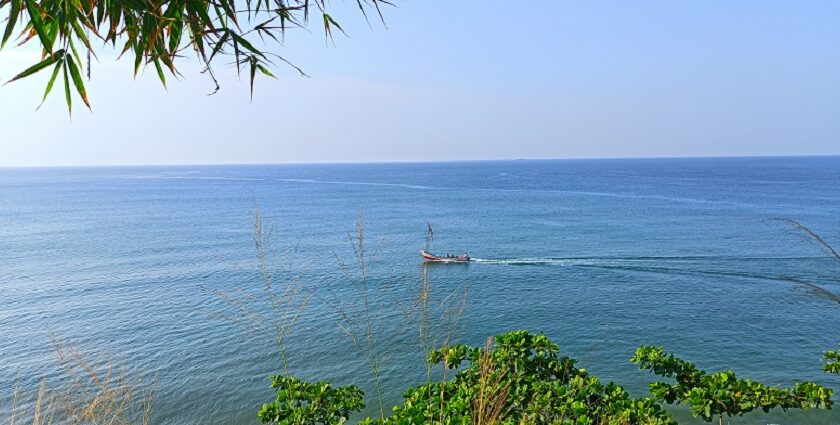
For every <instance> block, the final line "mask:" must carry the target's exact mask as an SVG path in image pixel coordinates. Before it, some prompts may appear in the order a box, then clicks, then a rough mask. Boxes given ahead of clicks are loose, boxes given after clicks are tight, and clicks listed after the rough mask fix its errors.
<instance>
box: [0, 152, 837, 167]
mask: <svg viewBox="0 0 840 425" xmlns="http://www.w3.org/2000/svg"><path fill="white" fill-rule="evenodd" d="M833 157H840V154H783V155H775V154H767V155H763V154H758V155H672V156H668V155H665V156H581V157H555V158H495V159H431V160H371V161H333V162H330V161H298V162H196V163H148V164H125V163H116V164H61V165H0V169H18V168H131V167H214V166H259V165H353V164H358V165H368V164H369V165H373V164H446V163H463V162H516V161H593V160H628V159H629V160H644V159H747V158H833Z"/></svg>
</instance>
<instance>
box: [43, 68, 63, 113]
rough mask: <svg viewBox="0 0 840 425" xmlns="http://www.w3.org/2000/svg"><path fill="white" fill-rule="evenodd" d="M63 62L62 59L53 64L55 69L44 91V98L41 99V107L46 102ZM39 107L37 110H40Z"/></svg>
mask: <svg viewBox="0 0 840 425" xmlns="http://www.w3.org/2000/svg"><path fill="white" fill-rule="evenodd" d="M63 62H64V60H63V59H59V60H57V61H56V63H55V69H53V73H52V77H50V81H49V82H48V83H47V89H46V90H44V98H43V99H41V105H43V104H44V102H46V100H47V96H49V94H50V92H51V91H52V88H53V84H55V79H56V77H58V71H59V70H60V69H61V65H62V63H63ZM41 105H38V109H41Z"/></svg>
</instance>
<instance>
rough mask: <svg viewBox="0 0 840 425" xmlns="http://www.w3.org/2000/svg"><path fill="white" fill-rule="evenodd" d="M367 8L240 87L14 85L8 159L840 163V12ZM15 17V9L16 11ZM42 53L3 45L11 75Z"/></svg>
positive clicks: (189, 76)
mask: <svg viewBox="0 0 840 425" xmlns="http://www.w3.org/2000/svg"><path fill="white" fill-rule="evenodd" d="M395 4H396V5H397V7H395V8H386V10H385V17H386V23H387V28H385V27H384V26H383V25H381V24H380V23H377V22H375V21H373V22H372V23H371V25H370V26H368V24H367V23H366V22H365V21H364V19H363V18H362V17H361V15H360V14H359V12H358V9H356V6H355V2H354V1H353V0H335V1H333V2H332V5H333V9H334V10H333V13H332V14H333V16H335V17H336V18H337V20H338V21H339V22H340V23H341V24H342V26H343V27H344V29H345V30H346V31H347V33H348V34H349V37H343V36H340V35H338V36H336V38H335V45H334V46H333V45H332V44H328V43H326V42H325V39H324V36H323V33H322V31H321V30H320V29H319V28H318V26H317V25H313V28H312V29H311V32H304V31H298V32H296V33H291V34H289V35H288V36H287V39H286V43H285V45H284V46H275V47H274V51H275V52H277V53H279V54H282V55H283V56H284V57H286V58H287V59H290V60H291V61H293V62H294V63H295V64H296V65H298V66H300V67H301V68H303V69H304V70H305V71H306V73H307V74H309V76H310V77H309V78H303V77H300V76H298V75H297V73H296V72H295V71H294V70H292V69H290V68H286V67H282V66H280V67H278V68H276V69H275V75H277V77H278V78H277V80H271V79H268V78H262V79H258V80H257V83H256V88H255V94H254V99H253V101H251V100H250V98H249V92H248V84H247V81H245V79H243V80H242V81H240V80H239V79H238V78H237V75H236V73H235V71H234V70H233V69H232V68H231V67H229V66H228V65H226V64H224V63H220V64H219V65H218V67H217V70H218V72H219V78H220V82H221V85H222V89H221V91H220V92H218V93H217V94H215V95H212V96H207V93H209V92H210V91H212V88H213V85H212V84H211V82H210V81H209V80H208V79H207V78H206V77H205V76H204V75H202V74H200V73H199V72H198V70H199V67H198V65H197V63H196V60H195V59H194V58H188V59H185V60H183V61H182V62H181V72H182V73H183V74H184V76H185V78H183V79H181V80H176V81H173V80H171V79H170V82H169V87H168V89H167V90H165V89H164V88H162V87H161V85H160V83H159V82H158V80H157V76H156V74H155V72H154V69H153V68H151V69H148V70H146V72H144V73H143V74H142V75H140V76H138V77H137V78H136V79H134V78H133V76H132V72H131V66H132V64H131V59H130V58H129V59H123V60H121V61H116V60H115V58H114V55H113V53H111V52H105V53H103V54H100V61H99V63H94V64H93V67H92V80H91V81H90V82H88V83H87V85H88V91H89V96H90V98H91V101H92V105H93V110H92V112H89V111H87V110H86V109H84V108H83V106H82V105H81V102H79V101H77V102H76V104H75V108H74V112H73V115H72V118H71V117H68V114H67V111H66V107H65V105H64V101H63V97H62V96H61V93H60V90H55V92H54V93H53V95H52V96H51V98H50V99H48V100H47V102H46V104H45V105H44V106H43V107H42V108H41V109H40V110H38V111H36V110H35V108H36V107H37V105H38V104H39V102H40V97H41V95H42V93H43V88H44V85H45V83H46V79H47V78H48V77H49V76H48V75H47V72H44V73H42V74H40V75H37V76H34V77H30V78H28V79H26V80H21V81H17V82H13V83H12V84H9V85H6V86H3V87H0V166H57V165H143V164H222V163H293V162H375V161H449V160H482V159H520V158H534V159H537V158H540V159H544V158H590V157H673V156H750V155H840V25H838V22H840V2H837V1H835V0H832V1H818V0H815V1H808V2H798V1H773V0H755V1H750V0H743V1H731V0H721V1H712V0H709V1H696V0H695V1H676V0H667V1H657V0H650V1H574V2H573V1H554V0H544V1H531V2H507V1H505V2H503V1H478V0H459V1H444V0H422V1H420V0H397V1H396V3H395ZM5 13H6V12H5V11H3V12H1V13H0V15H4V16H5ZM37 61H38V57H37V54H36V52H35V51H33V50H32V49H31V48H27V47H23V48H14V47H10V46H7V47H6V49H5V50H3V51H2V52H0V80H2V81H6V80H8V79H10V78H11V77H12V76H14V75H15V74H17V73H18V72H20V71H21V70H23V69H25V68H26V67H28V66H29V65H31V64H33V63H35V62H37Z"/></svg>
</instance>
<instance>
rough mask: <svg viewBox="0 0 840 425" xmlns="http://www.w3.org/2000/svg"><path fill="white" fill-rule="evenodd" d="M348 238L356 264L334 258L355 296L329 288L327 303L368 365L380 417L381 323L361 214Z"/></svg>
mask: <svg viewBox="0 0 840 425" xmlns="http://www.w3.org/2000/svg"><path fill="white" fill-rule="evenodd" d="M347 239H348V240H349V242H350V247H351V248H352V251H353V257H354V258H353V260H354V262H355V267H353V266H351V265H349V264H348V263H347V262H346V261H344V260H343V259H342V258H341V257H340V256H338V255H336V260H337V261H338V265H339V268H340V269H341V271H342V273H343V274H344V277H345V278H346V279H347V281H348V282H349V283H350V287H351V288H352V289H353V292H354V295H355V296H356V297H357V298H356V299H352V298H346V297H343V296H342V295H341V294H338V293H336V292H335V291H334V290H332V289H329V288H328V290H329V291H330V292H331V293H330V298H331V299H330V300H327V302H326V303H327V305H328V306H330V307H331V308H332V309H333V310H334V311H335V312H336V313H337V315H338V322H337V324H338V327H339V329H341V331H342V332H343V333H344V334H345V335H346V336H347V337H348V338H349V339H350V341H351V342H352V344H353V347H354V348H355V349H356V351H357V352H358V353H359V355H361V356H362V357H363V358H364V359H365V362H366V363H367V366H368V368H369V369H370V371H371V373H372V374H373V380H374V385H375V387H376V401H377V404H378V406H379V417H380V418H384V417H385V406H384V399H383V393H382V366H383V364H384V360H385V359H384V356H383V355H382V353H381V351H380V347H379V341H378V339H377V334H378V332H377V330H378V328H379V326H380V325H381V323H380V322H381V313H382V311H379V312H378V313H379V314H377V312H376V311H374V310H373V307H372V305H371V299H370V297H371V291H370V285H369V283H370V282H369V278H370V274H369V269H368V267H369V263H370V260H371V259H370V258H369V256H368V252H367V246H366V239H365V230H364V218H363V216H362V215H361V214H359V216H358V218H357V219H356V229H355V234H348V235H347ZM342 300H343V301H342ZM356 302H360V303H361V305H359V306H354V305H353V303H356ZM356 316H359V317H356Z"/></svg>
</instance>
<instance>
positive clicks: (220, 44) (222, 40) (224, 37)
mask: <svg viewBox="0 0 840 425" xmlns="http://www.w3.org/2000/svg"><path fill="white" fill-rule="evenodd" d="M229 35H230V30H227V31H225V33H224V34H222V36H221V37H219V41H217V42H216V45H215V46H213V53H211V54H210V59H207V62H208V63H209V62H211V61H212V60H213V56H216V53H219V51H221V50H222V48H223V47H225V41H227V39H228V36H229Z"/></svg>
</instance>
